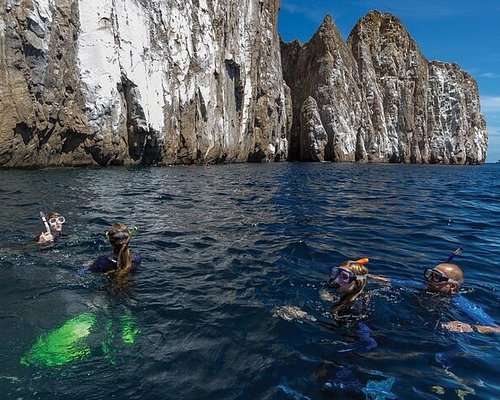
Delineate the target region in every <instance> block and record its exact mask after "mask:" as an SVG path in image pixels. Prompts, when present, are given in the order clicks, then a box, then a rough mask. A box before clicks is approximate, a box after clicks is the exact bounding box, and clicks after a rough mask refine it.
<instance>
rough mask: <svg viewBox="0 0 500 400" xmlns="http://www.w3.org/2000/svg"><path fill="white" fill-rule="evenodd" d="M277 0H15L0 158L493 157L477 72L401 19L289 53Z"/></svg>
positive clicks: (329, 35)
mask: <svg viewBox="0 0 500 400" xmlns="http://www.w3.org/2000/svg"><path fill="white" fill-rule="evenodd" d="M279 5H280V2H279V0H242V1H235V0H219V1H217V0H194V1H187V2H182V1H180V0H168V1H167V0H148V1H146V0H115V1H111V2H110V1H97V0H71V1H70V0H4V1H3V2H1V3H0V116H1V118H0V166H3V167H44V166H61V165H68V166H69V165H116V164H147V165H149V164H153V165H155V164H193V163H215V162H245V161H252V162H263V161H280V160H286V159H288V160H309V161H328V160H333V161H361V162H363V161H368V162H415V163H457V164H463V163H481V162H484V159H485V157H486V146H487V134H486V127H485V122H484V118H483V117H482V115H481V113H480V105H479V96H478V92H477V85H476V82H475V81H474V79H473V78H472V77H471V76H470V75H468V74H467V73H465V72H464V71H462V70H461V69H460V68H459V67H458V66H457V65H455V64H446V63H440V62H428V61H427V60H426V59H425V58H424V57H423V56H422V54H421V53H420V50H419V49H418V46H417V45H416V44H415V43H414V41H413V40H412V39H411V38H410V36H409V35H408V33H407V32H406V30H405V28H404V27H403V26H402V24H401V22H400V21H399V20H398V19H397V18H395V17H392V16H390V15H388V14H380V13H378V12H373V13H370V14H369V15H367V16H366V17H365V18H363V19H362V20H360V22H359V23H358V24H357V25H356V26H355V28H354V29H353V31H352V33H351V35H350V37H349V39H348V42H347V43H346V42H344V41H343V40H342V37H341V36H340V34H339V32H338V30H337V29H336V27H335V25H334V22H333V20H332V18H331V17H327V18H326V19H325V21H324V23H323V24H322V26H321V27H320V29H319V30H318V32H317V33H316V34H315V36H314V37H313V38H312V39H311V41H310V42H308V43H307V44H305V45H301V44H300V43H298V42H293V43H290V44H282V45H281V51H280V43H279V38H278V35H277V27H276V26H277V15H278V10H279ZM282 61H283V62H282ZM284 78H285V79H286V82H287V83H288V85H287V84H285V80H284ZM292 99H293V102H292Z"/></svg>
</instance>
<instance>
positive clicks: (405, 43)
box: [281, 12, 487, 164]
mask: <svg viewBox="0 0 500 400" xmlns="http://www.w3.org/2000/svg"><path fill="white" fill-rule="evenodd" d="M281 47H282V64H283V73H284V76H285V80H286V82H287V84H288V85H289V86H290V89H291V92H292V100H293V114H294V117H293V124H292V131H291V141H290V150H291V155H292V157H294V158H296V159H301V160H323V159H324V160H332V161H370V162H405V163H447V164H448V163H450V164H475V163H482V162H484V160H485V158H486V147H487V132H486V125H485V121H484V118H483V116H482V115H481V113H480V106H479V94H478V89H477V84H476V82H475V81H474V79H473V78H472V77H471V76H470V75H468V74H467V73H465V72H464V71H462V70H461V69H460V68H459V67H458V65H456V64H449V63H441V62H436V61H433V62H429V61H427V59H426V58H425V57H424V56H423V55H422V54H421V52H420V50H419V48H418V46H417V44H416V43H415V42H414V41H413V39H412V38H411V37H410V36H409V34H408V32H407V31H406V29H405V28H404V26H403V25H402V23H401V21H400V20H399V19H397V18H396V17H394V16H392V15H389V14H381V13H379V12H371V13H369V14H368V15H367V16H366V17H365V18H363V19H361V20H360V21H359V22H358V23H357V24H356V26H355V27H354V29H353V30H352V32H351V34H350V36H349V38H348V40H347V43H345V42H344V41H343V39H342V38H341V36H340V34H339V32H338V30H337V28H336V27H335V25H334V23H333V20H332V18H331V17H330V16H327V17H326V18H325V20H324V22H323V24H322V25H321V27H320V28H319V29H318V31H317V32H316V34H315V35H314V36H313V38H312V39H311V40H310V41H309V42H308V43H307V44H305V45H301V44H300V43H298V42H292V43H288V44H285V43H282V46H281ZM313 103H314V106H313ZM311 107H315V108H316V112H315V113H311ZM318 115H319V118H320V120H321V121H320V122H319V121H318ZM312 126H314V129H313V132H315V133H311V132H312V131H311V127H312ZM323 130H324V131H325V132H326V135H327V139H326V140H325V139H324V138H323V139H320V140H318V138H322V134H321V132H322V131H323ZM311 140H312V141H313V142H314V144H313V145H311ZM320 144H321V145H320ZM321 149H322V150H321ZM318 151H320V153H318Z"/></svg>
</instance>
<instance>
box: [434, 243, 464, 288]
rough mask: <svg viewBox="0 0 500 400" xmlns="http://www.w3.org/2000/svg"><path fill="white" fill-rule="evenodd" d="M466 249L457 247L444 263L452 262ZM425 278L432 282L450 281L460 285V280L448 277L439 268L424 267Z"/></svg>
mask: <svg viewBox="0 0 500 400" xmlns="http://www.w3.org/2000/svg"><path fill="white" fill-rule="evenodd" d="M463 250H464V249H463V248H461V247H459V248H458V249H456V250H455V251H454V252H453V253H451V254H450V255H449V256H448V258H447V259H446V260H444V261H443V263H445V264H446V263H450V262H451V260H453V259H454V258H455V257H456V256H458V255H460V254H461V253H462V251H463ZM424 278H425V280H426V281H427V282H432V283H437V284H439V283H442V282H449V283H455V284H458V285H460V282H458V281H457V280H455V279H451V278H448V276H447V275H446V274H445V273H444V272H443V271H440V270H439V269H436V268H425V269H424Z"/></svg>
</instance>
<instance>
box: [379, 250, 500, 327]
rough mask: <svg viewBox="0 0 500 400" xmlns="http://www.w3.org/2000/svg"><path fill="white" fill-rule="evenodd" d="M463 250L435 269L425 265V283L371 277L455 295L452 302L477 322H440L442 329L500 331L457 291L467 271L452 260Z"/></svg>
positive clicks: (483, 313)
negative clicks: (464, 271)
mask: <svg viewBox="0 0 500 400" xmlns="http://www.w3.org/2000/svg"><path fill="white" fill-rule="evenodd" d="M461 250H462V249H457V250H455V251H454V252H453V253H452V254H451V255H450V257H448V259H447V260H446V261H445V262H444V263H441V264H438V265H436V266H435V267H434V268H425V269H424V279H425V281H426V282H425V283H424V284H420V283H419V282H412V281H406V280H400V279H389V278H386V277H383V276H379V275H371V274H370V277H372V278H374V279H375V280H376V281H381V282H386V283H395V284H397V285H400V286H406V287H415V288H425V289H426V290H428V291H429V292H434V293H442V294H445V295H450V296H452V299H451V303H452V304H453V305H454V306H456V307H457V308H458V309H460V310H462V311H463V312H464V313H465V314H466V315H467V316H468V317H469V318H470V319H471V321H474V323H472V324H468V323H465V322H461V321H450V322H447V323H441V328H443V329H447V330H449V331H450V332H458V333H470V332H478V333H483V334H485V333H500V327H499V326H498V325H497V324H496V323H495V322H494V321H493V319H492V318H491V317H490V316H489V315H488V314H486V313H485V312H484V311H483V309H482V308H481V307H479V306H478V305H476V304H473V303H472V302H470V301H469V300H467V299H466V298H465V297H463V296H461V295H459V294H458V290H459V289H460V286H461V285H462V283H463V281H464V273H463V271H462V269H461V268H460V267H459V266H458V265H457V264H453V263H451V260H452V259H453V258H454V257H455V256H456V255H458V254H460V253H461Z"/></svg>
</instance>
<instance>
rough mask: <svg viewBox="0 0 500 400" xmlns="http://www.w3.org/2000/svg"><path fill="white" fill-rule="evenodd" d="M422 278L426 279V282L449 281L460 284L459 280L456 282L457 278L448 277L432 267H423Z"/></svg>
mask: <svg viewBox="0 0 500 400" xmlns="http://www.w3.org/2000/svg"><path fill="white" fill-rule="evenodd" d="M424 278H425V279H426V280H427V282H434V283H442V282H449V283H455V284H457V285H459V284H460V282H458V281H457V280H455V279H451V278H448V277H447V276H446V274H445V273H444V272H443V271H440V270H438V269H434V268H426V269H424Z"/></svg>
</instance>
